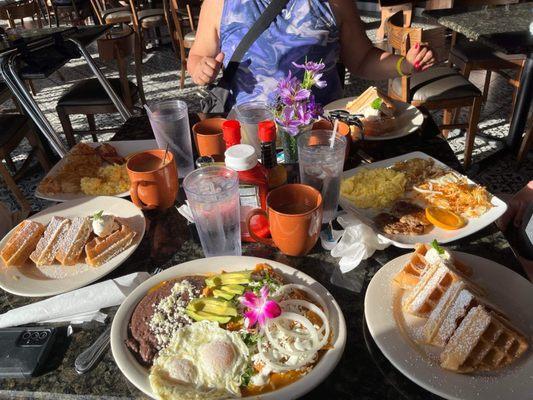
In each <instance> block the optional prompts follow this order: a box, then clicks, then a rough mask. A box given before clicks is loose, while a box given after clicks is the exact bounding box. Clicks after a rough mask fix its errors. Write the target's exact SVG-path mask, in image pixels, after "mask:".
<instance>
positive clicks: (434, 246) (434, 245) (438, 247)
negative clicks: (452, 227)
mask: <svg viewBox="0 0 533 400" xmlns="http://www.w3.org/2000/svg"><path fill="white" fill-rule="evenodd" d="M431 247H433V248H434V249H435V250H437V253H439V254H444V249H443V248H442V247H440V246H439V242H437V239H433V241H432V242H431Z"/></svg>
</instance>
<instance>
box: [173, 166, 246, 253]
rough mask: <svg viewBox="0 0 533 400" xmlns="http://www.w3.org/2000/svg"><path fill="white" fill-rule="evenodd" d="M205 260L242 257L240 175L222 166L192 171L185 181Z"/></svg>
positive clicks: (184, 186)
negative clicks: (207, 258) (209, 258)
mask: <svg viewBox="0 0 533 400" xmlns="http://www.w3.org/2000/svg"><path fill="white" fill-rule="evenodd" d="M183 188H184V189H185V194H186V195H187V200H189V206H190V207H191V211H192V214H193V217H194V222H195V224H196V229H197V230H198V236H199V237H200V242H201V243H202V249H203V251H204V255H205V256H206V257H214V256H240V255H241V254H242V250H241V224H240V203H239V176H238V174H237V172H235V171H232V170H230V169H228V168H226V167H222V166H208V167H202V168H200V169H197V170H196V171H193V172H191V173H190V174H189V175H187V176H186V177H185V179H184V180H183Z"/></svg>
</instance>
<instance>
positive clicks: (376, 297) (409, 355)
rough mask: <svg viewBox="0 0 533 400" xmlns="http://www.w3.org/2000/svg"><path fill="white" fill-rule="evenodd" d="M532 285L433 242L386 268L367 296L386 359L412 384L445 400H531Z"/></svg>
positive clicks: (370, 323) (370, 322) (484, 261)
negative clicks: (412, 382) (414, 383)
mask: <svg viewBox="0 0 533 400" xmlns="http://www.w3.org/2000/svg"><path fill="white" fill-rule="evenodd" d="M532 298H533V284H532V283H531V282H529V281H528V280H527V279H525V278H523V277H522V276H520V275H518V274H517V273H516V272H514V271H512V270H511V269H509V268H507V267H505V266H503V265H501V264H498V263H496V262H494V261H491V260H488V259H485V258H482V257H479V256H477V255H472V254H467V253H462V252H455V251H453V252H452V251H447V250H446V249H445V248H443V247H441V246H440V245H439V244H438V243H437V242H436V241H434V242H432V243H431V244H418V245H417V247H416V249H415V251H414V252H412V253H409V254H405V255H403V256H400V257H398V258H396V259H394V260H392V261H390V262H388V263H387V264H386V265H384V266H383V267H382V268H381V269H380V270H379V271H378V272H377V273H376V275H374V277H373V278H372V281H371V282H370V284H369V286H368V289H367V292H366V295H365V318H366V322H367V325H368V328H369V331H370V333H371V335H372V337H373V339H374V341H375V342H376V344H377V345H378V347H379V348H380V350H381V351H382V352H383V354H384V355H385V356H386V357H387V358H388V359H389V361H390V362H391V363H392V364H393V365H394V366H395V367H396V368H397V369H398V370H399V371H400V372H402V373H403V374H404V375H406V376H407V377H408V378H409V379H411V380H412V381H414V382H416V383H417V384H418V385H420V386H422V387H424V388H425V389H427V390H429V391H431V392H433V393H435V394H438V395H439V396H442V397H444V398H447V399H460V400H470V399H484V400H489V399H502V400H503V399H513V400H526V399H531V398H532V397H531V396H532V394H533V392H532V388H533V354H532V353H533V352H532V349H531V339H532V333H533V307H531V304H532V303H531V299H532Z"/></svg>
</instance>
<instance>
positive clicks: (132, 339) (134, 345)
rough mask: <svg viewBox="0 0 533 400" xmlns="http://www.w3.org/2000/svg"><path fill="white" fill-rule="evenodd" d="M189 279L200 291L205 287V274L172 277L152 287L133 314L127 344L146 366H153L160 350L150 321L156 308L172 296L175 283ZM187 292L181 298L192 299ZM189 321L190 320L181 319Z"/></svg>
mask: <svg viewBox="0 0 533 400" xmlns="http://www.w3.org/2000/svg"><path fill="white" fill-rule="evenodd" d="M185 280H187V281H189V283H190V284H191V285H192V286H193V287H194V288H195V290H198V291H199V292H200V291H201V290H202V289H203V288H204V287H205V277H204V276H185V277H182V278H179V279H172V280H169V281H166V282H163V283H162V284H160V285H159V286H156V287H155V288H153V289H151V290H150V291H149V292H148V293H147V294H146V296H144V297H143V298H142V300H141V301H140V302H139V304H137V306H136V307H135V310H134V311H133V314H132V315H131V319H130V323H129V324H128V339H127V340H126V346H127V347H128V348H129V349H130V351H131V352H132V353H133V354H134V355H135V358H136V359H137V360H138V361H139V362H140V363H141V364H142V365H144V366H147V367H149V366H151V365H152V362H153V359H154V357H155V356H156V355H157V352H158V351H159V347H160V346H159V345H158V341H157V338H156V334H155V333H154V332H153V331H152V329H151V327H150V321H151V319H152V316H153V315H154V308H155V306H156V305H157V304H159V302H161V301H162V300H163V299H165V298H167V297H168V296H170V294H171V292H172V288H173V287H174V284H175V283H177V282H181V281H185ZM186 297H188V295H187V293H184V294H183V295H182V296H181V300H184V301H186V302H188V301H190V299H189V298H186ZM181 322H183V323H187V324H188V321H185V320H184V321H181Z"/></svg>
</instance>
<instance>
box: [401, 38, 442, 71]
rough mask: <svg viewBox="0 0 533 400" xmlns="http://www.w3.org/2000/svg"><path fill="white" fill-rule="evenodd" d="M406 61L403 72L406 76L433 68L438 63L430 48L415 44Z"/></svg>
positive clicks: (406, 56)
mask: <svg viewBox="0 0 533 400" xmlns="http://www.w3.org/2000/svg"><path fill="white" fill-rule="evenodd" d="M405 61H407V62H404V63H403V64H402V71H403V72H404V73H405V74H412V73H413V72H420V71H425V70H426V69H428V68H430V67H432V66H433V65H434V64H435V63H436V62H437V59H436V58H435V54H434V53H433V50H431V49H430V48H429V47H428V46H426V45H421V44H420V43H415V45H414V46H411V48H410V49H409V51H408V52H407V54H406V55H405Z"/></svg>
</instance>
